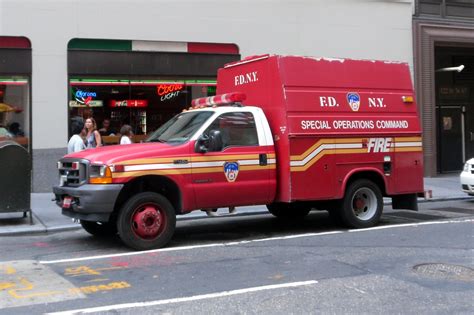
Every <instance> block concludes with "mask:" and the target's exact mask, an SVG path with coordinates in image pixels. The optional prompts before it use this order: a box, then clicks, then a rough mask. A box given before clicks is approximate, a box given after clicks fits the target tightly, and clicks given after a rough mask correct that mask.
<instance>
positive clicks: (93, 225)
mask: <svg viewBox="0 0 474 315" xmlns="http://www.w3.org/2000/svg"><path fill="white" fill-rule="evenodd" d="M81 225H82V228H83V229H84V230H86V231H87V232H88V233H89V234H92V235H94V236H99V237H108V236H114V235H116V234H117V226H116V225H115V223H112V222H94V221H84V220H81Z"/></svg>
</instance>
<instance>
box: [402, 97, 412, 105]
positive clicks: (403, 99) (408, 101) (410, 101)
mask: <svg viewBox="0 0 474 315" xmlns="http://www.w3.org/2000/svg"><path fill="white" fill-rule="evenodd" d="M402 101H403V103H413V96H411V95H410V96H402Z"/></svg>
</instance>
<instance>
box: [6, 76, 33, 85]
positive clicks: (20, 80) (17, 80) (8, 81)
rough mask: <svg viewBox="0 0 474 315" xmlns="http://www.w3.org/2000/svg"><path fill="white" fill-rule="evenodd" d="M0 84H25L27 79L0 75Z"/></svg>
mask: <svg viewBox="0 0 474 315" xmlns="http://www.w3.org/2000/svg"><path fill="white" fill-rule="evenodd" d="M0 84H2V85H26V84H28V79H26V78H12V77H7V78H5V77H3V78H2V77H0Z"/></svg>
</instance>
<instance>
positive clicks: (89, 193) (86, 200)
mask: <svg viewBox="0 0 474 315" xmlns="http://www.w3.org/2000/svg"><path fill="white" fill-rule="evenodd" d="M122 188H123V185H122V184H109V185H89V184H86V185H82V186H79V187H67V186H54V187H53V192H54V195H55V196H56V204H57V205H58V206H59V207H60V208H61V209H62V213H63V214H64V215H66V216H68V217H71V218H75V219H80V220H85V221H101V222H107V221H109V218H110V214H111V213H112V212H113V211H114V205H115V201H116V200H117V197H118V195H119V193H120V191H121V190H122ZM66 196H69V197H72V203H71V206H70V207H69V208H63V200H64V197H66Z"/></svg>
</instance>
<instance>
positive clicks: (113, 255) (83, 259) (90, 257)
mask: <svg viewBox="0 0 474 315" xmlns="http://www.w3.org/2000/svg"><path fill="white" fill-rule="evenodd" d="M466 222H474V219H462V220H446V221H430V222H419V223H408V224H395V225H385V226H375V227H371V228H366V229H354V230H339V231H331V232H322V233H305V234H297V235H287V236H278V237H269V238H261V239H256V240H247V241H239V242H229V243H214V244H205V245H193V246H181V247H170V248H160V249H153V250H148V251H141V252H127V253H119V254H109V255H101V256H89V257H80V258H68V259H58V260H49V261H48V260H45V261H39V263H40V264H60V263H69V262H77V261H85V260H97V259H104V258H111V257H123V256H135V255H142V254H149V253H157V252H172V251H181V250H188V249H200V248H206V247H225V246H235V245H242V244H251V243H257V242H269V241H278V240H288V239H295V238H305V237H315V236H325V235H332V234H342V233H346V232H366V231H372V230H381V229H390V228H402V227H417V226H422V225H435V224H448V223H466Z"/></svg>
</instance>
